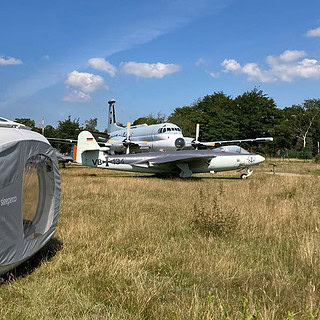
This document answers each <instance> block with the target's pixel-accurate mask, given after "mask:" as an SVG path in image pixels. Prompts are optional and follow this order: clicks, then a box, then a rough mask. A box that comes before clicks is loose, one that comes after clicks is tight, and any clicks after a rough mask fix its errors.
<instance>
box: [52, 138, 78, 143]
mask: <svg viewBox="0 0 320 320" xmlns="http://www.w3.org/2000/svg"><path fill="white" fill-rule="evenodd" d="M47 140H49V141H52V142H59V143H69V144H77V142H78V140H73V139H60V138H47Z"/></svg>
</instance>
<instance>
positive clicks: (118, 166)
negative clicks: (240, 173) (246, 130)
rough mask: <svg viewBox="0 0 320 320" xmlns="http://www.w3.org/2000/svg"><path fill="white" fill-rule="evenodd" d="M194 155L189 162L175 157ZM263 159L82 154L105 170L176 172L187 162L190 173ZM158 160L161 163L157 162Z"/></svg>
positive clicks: (174, 154) (198, 153)
mask: <svg viewBox="0 0 320 320" xmlns="http://www.w3.org/2000/svg"><path fill="white" fill-rule="evenodd" d="M184 156H186V157H190V156H194V157H195V159H194V160H192V161H184V160H183V159H182V160H180V159H178V160H177V157H178V158H180V157H182V158H183V157H184ZM263 161H264V158H263V157H262V156H260V155H257V154H238V153H231V152H221V151H214V150H199V151H194V150H184V151H169V152H160V153H159V152H150V153H147V154H141V153H140V154H128V155H116V156H110V155H109V154H107V153H106V152H105V151H101V150H93V151H87V152H85V153H83V154H82V164H83V165H86V166H90V167H96V168H103V169H109V170H119V171H131V172H145V173H172V174H175V173H177V174H179V173H180V171H181V169H180V167H181V165H183V164H186V163H187V165H188V169H189V170H190V171H191V173H202V172H221V171H229V170H239V169H245V168H249V167H252V166H255V165H258V164H260V163H261V162H263ZM159 162H161V165H160V163H159Z"/></svg>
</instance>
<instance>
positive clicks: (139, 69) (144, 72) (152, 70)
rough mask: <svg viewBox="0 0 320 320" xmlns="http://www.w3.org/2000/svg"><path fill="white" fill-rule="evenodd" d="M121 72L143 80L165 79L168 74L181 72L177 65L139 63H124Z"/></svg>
mask: <svg viewBox="0 0 320 320" xmlns="http://www.w3.org/2000/svg"><path fill="white" fill-rule="evenodd" d="M120 67H121V70H122V71H123V72H124V73H129V74H134V75H136V76H137V77H143V78H163V77H164V76H166V75H167V74H171V73H175V72H178V71H180V70H181V67H180V66H178V65H176V64H164V63H160V62H158V63H138V62H126V63H124V62H122V63H121V64H120Z"/></svg>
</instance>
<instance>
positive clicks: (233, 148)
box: [215, 146, 250, 154]
mask: <svg viewBox="0 0 320 320" xmlns="http://www.w3.org/2000/svg"><path fill="white" fill-rule="evenodd" d="M215 150H216V151H221V152H233V153H240V154H250V152H248V151H247V150H246V149H243V148H241V147H239V146H225V147H220V148H216V149H215Z"/></svg>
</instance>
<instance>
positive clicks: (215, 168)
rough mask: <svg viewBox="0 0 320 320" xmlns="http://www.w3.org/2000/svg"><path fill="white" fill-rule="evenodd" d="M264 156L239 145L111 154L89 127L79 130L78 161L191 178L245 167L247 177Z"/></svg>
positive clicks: (118, 168) (242, 176) (96, 165)
mask: <svg viewBox="0 0 320 320" xmlns="http://www.w3.org/2000/svg"><path fill="white" fill-rule="evenodd" d="M264 160H265V158H264V157H262V156H261V155H258V154H253V153H249V152H248V151H246V150H245V149H243V148H241V147H239V146H227V147H220V148H216V149H213V150H180V151H167V152H148V153H135V154H121V155H110V154H109V153H108V148H106V147H100V146H99V144H98V143H97V141H96V140H95V139H94V137H93V135H92V134H91V133H90V132H89V131H82V132H81V133H80V134H79V136H78V144H77V156H76V162H77V163H79V164H82V165H85V166H89V167H96V168H103V169H109V170H120V171H131V172H144V173H155V174H165V175H179V176H180V177H181V178H190V177H191V176H192V174H193V173H203V172H211V173H215V172H221V171H230V170H243V169H246V170H247V173H246V174H242V175H241V178H242V179H246V178H248V177H249V176H250V175H251V174H252V172H253V171H252V167H253V166H256V165H258V164H260V163H262V162H263V161H264Z"/></svg>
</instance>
